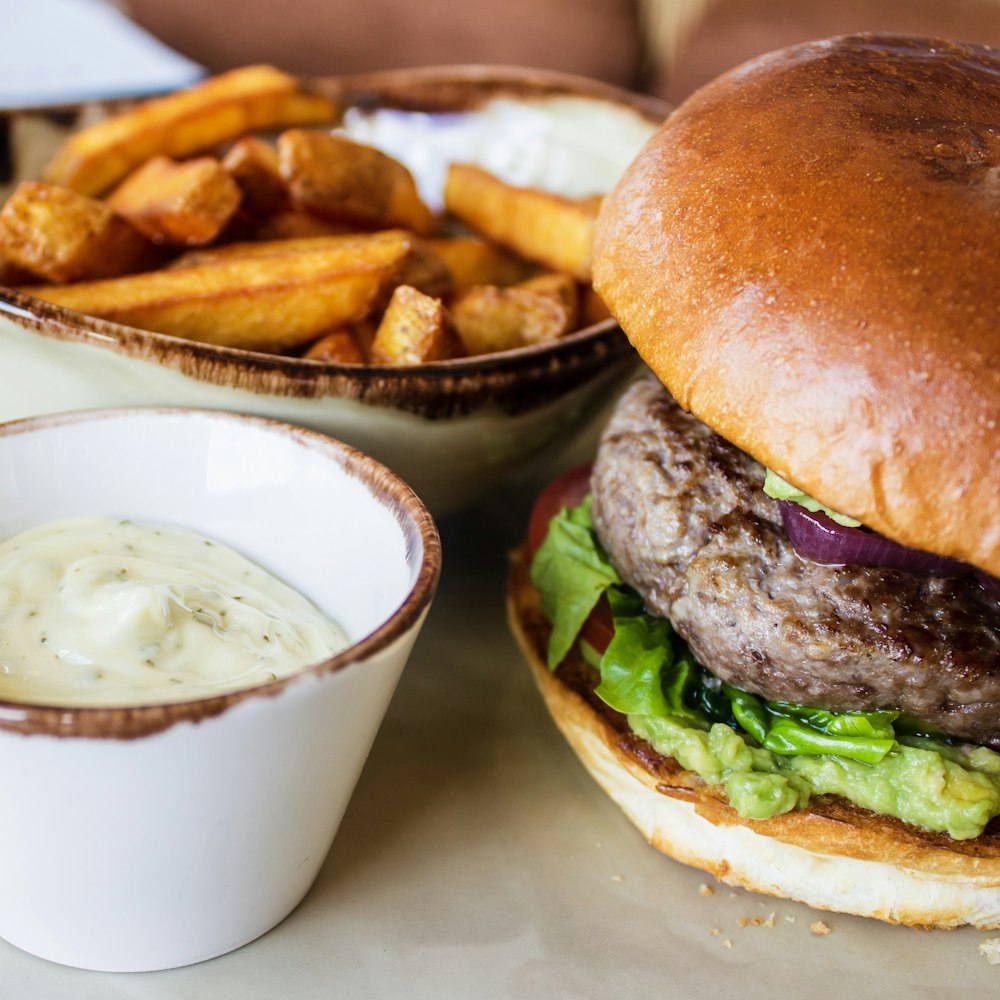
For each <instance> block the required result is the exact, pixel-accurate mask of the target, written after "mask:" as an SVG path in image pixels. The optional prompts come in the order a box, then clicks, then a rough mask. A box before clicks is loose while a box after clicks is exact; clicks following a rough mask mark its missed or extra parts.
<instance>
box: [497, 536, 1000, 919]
mask: <svg viewBox="0 0 1000 1000" xmlns="http://www.w3.org/2000/svg"><path fill="white" fill-rule="evenodd" d="M507 610H508V615H509V618H510V623H511V628H512V630H513V632H514V635H515V637H516V638H517V641H518V643H519V645H520V647H521V649H522V651H523V652H524V654H525V656H526V658H527V660H528V662H529V663H530V665H531V667H532V671H533V673H534V676H535V681H536V683H537V685H538V688H539V690H540V691H541V694H542V696H543V698H544V699H545V703H546V705H547V706H548V709H549V712H550V714H551V715H552V718H553V720H554V721H555V723H556V725H557V726H558V727H559V729H560V731H561V732H562V734H563V736H565V737H566V740H567V741H568V742H569V744H570V746H571V747H572V748H573V750H574V751H575V752H576V755H577V756H578V757H579V758H580V760H581V762H582V763H583V765H584V767H586V768H587V770H588V771H589V772H590V774H591V776H592V777H593V778H594V780H595V781H596V782H597V783H598V784H599V785H600V786H601V788H603V789H604V791H605V792H607V794H608V795H609V796H611V798H612V799H613V800H614V801H615V802H616V803H617V804H618V806H619V807H620V808H621V809H622V810H623V812H624V813H625V814H626V816H628V818H629V819H630V820H631V821H632V822H633V823H634V824H635V825H636V826H637V827H638V828H639V829H640V830H641V831H642V833H643V834H644V835H645V837H646V839H647V840H648V841H649V842H650V843H651V844H653V846H654V847H656V848H658V849H659V850H660V851H662V852H663V853H664V854H667V855H669V856H670V857H672V858H675V859H676V860H678V861H681V862H684V863H685V864H688V865H691V866H693V867H695V868H701V869H703V870H704V871H707V872H710V873H711V874H713V875H715V876H716V878H718V879H720V880H721V881H723V882H725V883H727V884H729V885H736V886H742V887H743V888H746V889H750V890H753V891H755V892H762V893H766V894H768V895H770V896H778V897H781V898H783V899H794V900H798V901H800V902H803V903H807V904H808V905H810V906H813V907H816V908H817V909H821V910H835V911H838V912H841V913H853V914H857V915H859V916H865V917H874V918H876V919H878V920H884V921H887V922H888V923H893V924H906V925H908V926H913V927H943V928H951V927H958V926H960V925H962V924H972V925H974V926H975V927H978V928H980V929H983V930H988V929H995V928H998V927H1000V835H998V833H997V832H996V831H995V827H996V824H995V823H994V824H991V825H990V827H989V828H987V831H986V832H985V833H984V834H983V835H982V836H980V837H978V838H976V839H975V840H952V839H951V838H950V837H947V836H946V835H944V834H937V833H932V832H928V831H924V830H920V829H918V828H916V827H913V826H910V825H909V824H905V823H902V822H900V821H899V820H896V819H894V818H892V817H886V816H879V815H877V814H875V813H872V812H869V811H868V810H866V809H861V808H859V807H857V806H854V805H852V804H851V803H850V802H848V801H846V800H844V799H840V798H837V797H835V796H822V797H818V798H815V799H813V800H812V801H811V802H810V804H809V806H808V807H807V808H805V809H796V810H793V811H792V812H790V813H785V814H784V815H781V816H775V817H773V818H772V819H769V820H750V819H745V818H744V817H742V816H740V815H739V814H738V813H737V812H736V811H735V810H734V809H733V808H732V807H731V806H729V804H728V803H727V802H726V800H725V798H724V796H723V795H722V794H721V792H720V790H719V789H718V788H714V787H710V786H706V785H705V784H704V782H702V781H701V779H700V778H699V777H698V776H697V775H696V774H694V773H692V772H690V771H685V770H684V769H683V768H681V766H680V765H679V764H678V763H677V762H676V761H674V760H672V759H670V758H665V757H663V756H662V755H660V754H658V753H657V752H656V751H655V750H654V749H653V748H652V747H651V746H650V745H649V744H648V743H646V742H645V741H644V740H641V739H639V738H638V737H637V736H635V735H634V734H633V733H632V732H631V730H630V729H629V728H628V725H627V722H626V720H625V718H624V716H622V715H621V714H620V713H618V712H615V711H613V710H612V709H610V708H608V707H607V706H606V705H604V703H603V702H601V701H600V700H599V699H598V698H597V697H596V696H595V695H594V694H593V688H594V686H595V684H596V674H595V672H594V671H593V670H592V669H591V668H589V667H588V666H587V665H586V664H584V663H583V662H582V661H581V660H579V658H576V657H575V656H574V654H571V655H570V657H568V658H567V661H566V662H564V663H563V664H562V665H561V666H560V667H559V669H558V670H557V671H556V672H555V673H551V672H550V671H549V670H548V669H547V667H546V666H545V651H546V648H547V644H548V635H549V624H548V622H547V621H546V619H545V617H544V615H543V614H542V612H541V608H540V606H539V600H538V594H537V592H536V591H535V589H534V588H533V587H532V585H531V582H530V576H529V559H528V556H527V553H526V551H525V550H523V549H522V550H519V551H518V552H515V553H514V554H513V556H512V558H511V565H510V573H509V577H508V585H507Z"/></svg>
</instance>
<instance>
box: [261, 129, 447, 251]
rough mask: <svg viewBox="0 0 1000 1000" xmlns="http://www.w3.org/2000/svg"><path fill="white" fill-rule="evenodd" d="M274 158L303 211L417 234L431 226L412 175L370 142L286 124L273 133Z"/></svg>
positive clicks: (361, 224)
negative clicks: (275, 140) (275, 137)
mask: <svg viewBox="0 0 1000 1000" xmlns="http://www.w3.org/2000/svg"><path fill="white" fill-rule="evenodd" d="M278 162H279V164H280V166H281V176H282V177H283V178H284V180H285V184H286V185H287V186H288V191H289V193H290V194H291V196H292V202H293V203H294V204H295V206H296V207H297V208H299V209H301V210H303V211H306V212H310V213H312V214H313V215H318V216H320V217H321V218H323V219H330V220H333V221H334V222H348V223H352V224H355V225H359V226H367V227H371V228H387V227H391V226H402V227H404V228H406V229H412V230H413V232H415V233H419V234H420V235H422V236H427V235H429V234H430V233H431V232H432V231H433V230H434V225H435V223H434V217H433V215H432V214H431V211H430V209H429V208H428V207H427V206H426V205H425V204H424V203H423V201H422V200H421V198H420V195H419V194H418V193H417V186H416V183H415V182H414V180H413V175H412V174H411V173H410V171H409V170H407V169H406V167H405V166H403V164H402V163H400V162H399V161H398V160H394V159H393V158H392V157H391V156H386V154H385V153H383V152H381V151H380V150H377V149H375V148H374V147H373V146H363V145H361V144H360V143H357V142H354V141H352V140H351V139H347V138H344V137H343V136H338V135H331V134H330V133H328V132H321V131H318V130H315V129H289V130H288V131H287V132H283V133H282V134H281V135H280V136H278Z"/></svg>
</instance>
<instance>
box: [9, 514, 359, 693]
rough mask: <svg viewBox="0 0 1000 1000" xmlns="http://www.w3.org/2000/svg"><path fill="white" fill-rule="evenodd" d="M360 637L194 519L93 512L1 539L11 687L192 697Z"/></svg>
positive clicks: (286, 667)
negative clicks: (179, 521) (189, 522)
mask: <svg viewBox="0 0 1000 1000" xmlns="http://www.w3.org/2000/svg"><path fill="white" fill-rule="evenodd" d="M347 645H348V640H347V637H346V636H345V635H344V633H343V631H342V630H341V629H340V627H339V626H337V625H336V624H335V623H334V622H332V621H331V620H330V619H329V618H328V617H326V616H325V615H324V614H323V613H322V612H320V611H319V610H318V609H317V608H316V607H315V606H314V605H313V604H312V603H310V602H309V601H308V600H307V599H306V598H305V597H303V596H302V595H301V594H299V593H298V592H296V591H295V590H293V589H292V588H291V587H289V586H288V585H286V584H284V583H282V582H281V581H280V580H278V579H276V578H275V577H274V576H272V575H271V574H270V573H268V572H266V571H265V570H263V569H261V568H260V567H259V566H256V565H254V564H253V563H252V562H250V561H249V560H248V559H246V558H245V557H243V556H242V555H240V554H239V553H237V552H235V551H233V550H232V549H230V548H229V547H228V546H225V545H222V544H220V543H218V542H214V541H212V540H211V539H208V538H205V537H204V536H202V535H199V534H197V533H196V532H193V531H188V530H187V529H184V528H176V527H165V526H164V527H156V526H147V525H142V524H138V523H135V522H132V521H127V520H118V519H116V518H107V517H80V518H71V519H65V520H59V521H51V522H48V523H46V524H42V525H39V526H38V527H35V528H31V529H29V530H28V531H25V532H22V533H21V534H19V535H16V536H15V537H13V538H11V539H9V540H7V541H6V542H4V543H2V544H0V699H6V700H11V701H19V702H32V703H36V704H49V705H67V706H71V705H81V706H82V705H103V706H109V705H141V704H154V703H159V702H165V701H185V700H188V699H191V698H201V697H206V696H209V695H215V694H221V693H224V692H227V691H233V690H236V689H239V688H244V687H251V686H253V685H255V684H260V683H264V682H266V681H269V680H274V679H275V678H277V677H283V676H286V675H288V674H291V673H294V672H296V671H298V670H301V669H302V668H303V667H307V666H310V665H312V664H315V663H319V662H320V661H322V660H324V659H326V658H327V657H329V656H331V655H333V654H334V653H336V652H339V651H340V650H342V649H344V648H345V647H346V646H347Z"/></svg>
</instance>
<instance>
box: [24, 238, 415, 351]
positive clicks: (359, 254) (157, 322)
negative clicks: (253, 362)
mask: <svg viewBox="0 0 1000 1000" xmlns="http://www.w3.org/2000/svg"><path fill="white" fill-rule="evenodd" d="M409 251H410V244H409V240H408V238H407V236H406V235H405V234H402V233H391V234H386V233H377V234H374V235H372V236H368V237H364V236H359V237H356V238H355V239H354V240H353V241H351V242H349V243H348V242H345V243H343V244H341V245H339V246H337V247H325V248H323V249H319V250H303V251H302V252H300V253H293V254H284V255H277V256H267V257H234V258H232V259H223V260H218V261H212V262H209V263H204V264H200V265H196V266H192V267H179V268H167V269H165V270H162V271H154V272H150V273H147V274H136V275H132V276H131V277H127V278H117V279H110V280H107V281H92V282H84V283H81V284H77V285H65V286H43V287H34V288H31V289H28V291H30V293H31V294H32V295H34V296H36V297H37V298H40V299H44V300H46V301H48V302H54V303H56V304H57V305H62V306H65V307H67V308H69V309H75V310H77V311H78V312H82V313H87V314H88V315H91V316H98V317H102V318H105V319H112V320H117V321H119V322H122V323H128V324H130V325H132V326H137V327H140V328H141V329H145V330H154V331H157V332H159V333H168V334H173V335H175V336H178V337H187V338H188V339H191V340H199V341H203V342H205V343H211V344H220V345H223V346H226V347H239V348H243V349H246V350H255V351H269V352H271V353H280V352H281V351H285V350H289V349H291V348H295V347H300V346H302V345H303V344H307V343H309V341H311V340H314V339H316V338H317V337H318V336H320V335H321V334H322V333H323V332H324V331H327V330H331V329H333V328H336V327H340V326H347V325H350V324H352V323H357V322H359V321H360V320H362V319H364V318H365V317H366V316H368V315H369V313H371V312H372V311H373V310H374V309H375V308H376V307H377V306H379V305H380V304H381V302H382V301H384V298H385V296H386V294H387V289H388V288H389V287H390V286H391V285H392V284H394V283H395V282H396V281H397V280H398V274H399V271H400V269H401V268H402V266H403V263H404V261H405V259H406V256H407V254H408V253H409Z"/></svg>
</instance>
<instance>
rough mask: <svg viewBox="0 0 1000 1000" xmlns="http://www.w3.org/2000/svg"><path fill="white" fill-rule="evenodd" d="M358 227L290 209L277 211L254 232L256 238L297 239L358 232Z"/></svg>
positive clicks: (265, 239)
mask: <svg viewBox="0 0 1000 1000" xmlns="http://www.w3.org/2000/svg"><path fill="white" fill-rule="evenodd" d="M356 231H357V230H356V227H353V226H348V225H345V224H344V223H341V222H328V221H327V220H326V219H318V218H317V217H316V216H315V215H310V214H309V213H308V212H299V211H297V210H295V209H289V210H288V211H286V212H275V213H274V214H273V215H269V216H267V217H266V218H265V219H264V221H263V222H261V223H260V224H259V225H258V226H257V228H256V231H255V232H254V234H253V238H254V239H256V240H264V241H267V240H297V239H303V238H307V237H310V236H337V235H344V234H345V233H352V232H356Z"/></svg>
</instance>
